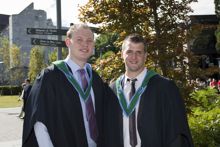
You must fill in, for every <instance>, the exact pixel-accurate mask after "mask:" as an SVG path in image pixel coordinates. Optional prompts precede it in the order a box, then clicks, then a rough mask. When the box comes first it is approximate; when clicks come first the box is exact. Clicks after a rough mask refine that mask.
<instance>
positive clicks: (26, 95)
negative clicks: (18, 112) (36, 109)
mask: <svg viewBox="0 0 220 147" xmlns="http://www.w3.org/2000/svg"><path fill="white" fill-rule="evenodd" d="M31 88H32V86H31V85H30V84H28V85H26V86H25V87H24V96H23V101H24V103H23V104H24V105H23V110H24V112H25V106H26V103H27V99H28V96H29V94H30V91H31Z"/></svg>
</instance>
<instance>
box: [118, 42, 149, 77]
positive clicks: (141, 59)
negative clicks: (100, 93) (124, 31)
mask: <svg viewBox="0 0 220 147" xmlns="http://www.w3.org/2000/svg"><path fill="white" fill-rule="evenodd" d="M122 58H123V60H124V63H125V68H126V75H127V76H129V77H130V78H132V77H135V76H137V75H138V74H139V73H141V72H142V71H143V69H144V68H145V65H144V64H145V61H146V58H147V53H146V51H145V44H144V42H142V41H132V40H129V39H128V40H125V41H124V43H123V46H122Z"/></svg>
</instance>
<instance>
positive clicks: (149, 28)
mask: <svg viewBox="0 0 220 147" xmlns="http://www.w3.org/2000/svg"><path fill="white" fill-rule="evenodd" d="M192 1H195V0H180V1H175V0H148V1H146V0H135V1H132V0H130V1H127V0H121V1H118V0H109V1H105V0H97V1H93V0H89V2H88V3H87V4H86V5H85V6H83V7H81V8H80V20H81V21H83V22H89V23H93V24H97V25H100V29H101V30H102V32H113V33H117V34H119V38H118V41H117V42H116V43H115V44H116V46H117V47H120V46H121V44H122V40H123V39H124V38H125V36H127V35H129V34H131V33H139V34H141V35H143V36H144V37H145V38H146V41H147V42H148V59H147V61H146V65H147V67H148V68H152V69H154V70H156V71H157V72H159V73H160V74H162V75H163V76H166V77H169V78H172V79H174V80H175V81H176V82H177V84H178V86H179V87H180V88H181V91H182V94H183V97H184V98H185V99H186V101H187V102H189V101H190V99H189V93H190V92H191V91H192V87H191V85H190V84H189V83H188V81H191V78H192V77H196V76H194V75H191V73H194V74H196V73H198V72H199V71H198V70H195V69H193V66H194V65H195V64H196V62H197V59H194V56H193V55H192V53H190V52H189V51H187V50H186V48H187V47H186V45H185V44H187V41H188V40H187V33H186V31H185V29H186V28H185V26H186V25H187V22H188V21H189V18H188V16H187V14H188V13H189V12H190V11H191V9H190V7H189V4H190V3H191V2H192ZM118 58H120V55H119V54H115V56H112V57H110V58H109V59H106V61H105V62H104V61H103V62H99V63H100V65H99V66H100V67H102V72H104V71H106V74H102V75H103V76H104V75H106V76H107V77H105V78H106V79H108V78H116V76H118V73H121V72H123V69H124V68H121V66H120V65H122V62H121V60H116V59H118ZM97 66H98V65H97ZM115 66H116V67H115ZM104 68H106V69H104ZM119 68H120V69H121V70H118V69H119ZM196 68H197V66H196ZM112 71H115V72H116V73H117V74H116V73H115V72H112ZM118 71H119V72H118ZM112 73H114V75H108V74H112Z"/></svg>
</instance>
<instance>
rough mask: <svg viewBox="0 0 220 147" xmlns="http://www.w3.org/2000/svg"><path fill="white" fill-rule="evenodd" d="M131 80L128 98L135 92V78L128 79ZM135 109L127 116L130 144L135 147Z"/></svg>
mask: <svg viewBox="0 0 220 147" xmlns="http://www.w3.org/2000/svg"><path fill="white" fill-rule="evenodd" d="M128 81H130V82H131V91H130V93H129V99H130V100H131V98H132V96H133V95H134V94H135V82H136V81H137V79H132V80H131V79H128ZM135 119H136V118H135V110H134V111H133V112H132V113H131V115H130V116H129V135H130V145H131V146H132V147H135V146H136V145H137V135H136V123H135Z"/></svg>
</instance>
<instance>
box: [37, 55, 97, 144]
mask: <svg viewBox="0 0 220 147" xmlns="http://www.w3.org/2000/svg"><path fill="white" fill-rule="evenodd" d="M64 62H66V63H67V64H68V66H69V67H70V68H71V70H72V73H73V76H74V78H75V79H76V81H77V82H78V83H79V84H80V86H81V87H82V84H81V77H80V75H79V74H78V72H77V70H78V69H81V67H80V66H79V65H77V64H76V63H75V62H74V61H72V60H71V59H70V58H69V57H67V58H66V59H65V60H64ZM87 66H89V68H91V65H90V64H88V63H86V65H85V66H84V69H85V71H87V70H86V67H87ZM86 78H87V80H88V79H89V75H88V73H87V72H86ZM88 81H89V80H88ZM90 94H91V96H92V101H93V107H94V111H95V105H94V103H95V99H94V92H93V89H92V88H91V92H90ZM79 96H80V95H79ZM80 103H81V107H82V112H83V120H84V126H85V130H86V137H87V141H88V147H96V143H95V142H94V141H93V140H92V139H91V137H90V132H89V124H88V121H87V119H86V106H85V102H84V100H83V99H82V98H81V97H80ZM34 131H35V135H36V138H37V142H38V145H39V147H53V144H52V142H51V139H50V136H49V134H48V131H47V128H46V126H45V125H44V124H43V123H42V122H39V121H38V122H36V123H35V125H34Z"/></svg>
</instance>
